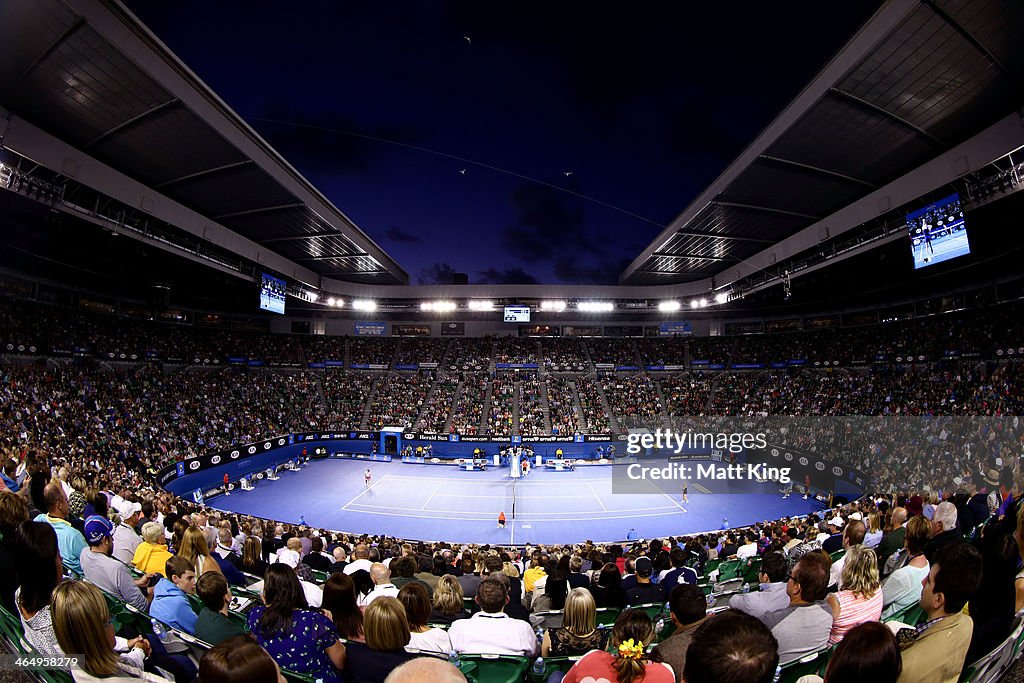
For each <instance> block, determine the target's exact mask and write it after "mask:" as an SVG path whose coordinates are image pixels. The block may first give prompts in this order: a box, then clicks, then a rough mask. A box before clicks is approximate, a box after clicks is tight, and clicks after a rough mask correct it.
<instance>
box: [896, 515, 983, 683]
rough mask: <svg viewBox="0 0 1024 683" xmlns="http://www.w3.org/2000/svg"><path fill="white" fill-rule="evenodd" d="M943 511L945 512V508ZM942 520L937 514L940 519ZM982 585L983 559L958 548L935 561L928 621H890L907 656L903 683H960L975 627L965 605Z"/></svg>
mask: <svg viewBox="0 0 1024 683" xmlns="http://www.w3.org/2000/svg"><path fill="white" fill-rule="evenodd" d="M939 507H942V506H941V505H940V506H939ZM939 514H940V512H939V510H938V509H936V516H938V515H939ZM980 582H981V555H980V554H979V553H978V551H977V550H975V549H974V547H973V546H970V545H968V544H966V543H953V544H950V545H949V546H948V547H946V548H943V549H942V550H941V551H939V553H938V554H937V555H936V556H935V559H934V561H933V562H932V563H931V569H930V571H929V572H928V578H926V579H925V584H924V588H923V589H922V591H921V602H920V604H921V609H923V610H924V612H925V621H924V623H923V624H921V625H920V626H918V627H917V628H910V627H907V626H906V625H905V624H900V623H899V622H895V621H890V622H888V623H887V624H886V625H887V626H888V627H889V628H890V630H892V631H893V632H895V633H896V640H897V641H898V642H899V644H900V650H901V651H902V660H903V671H902V673H901V674H900V677H899V683H944V682H947V681H948V682H949V683H955V682H956V681H957V679H959V677H960V670H961V669H963V666H964V660H965V658H966V656H967V648H968V647H970V644H971V634H972V633H973V631H974V623H973V622H972V621H971V618H970V617H969V616H967V615H966V614H964V613H963V609H964V605H966V604H967V601H968V600H969V599H970V597H971V595H973V594H974V591H976V590H977V589H978V584H979V583H980Z"/></svg>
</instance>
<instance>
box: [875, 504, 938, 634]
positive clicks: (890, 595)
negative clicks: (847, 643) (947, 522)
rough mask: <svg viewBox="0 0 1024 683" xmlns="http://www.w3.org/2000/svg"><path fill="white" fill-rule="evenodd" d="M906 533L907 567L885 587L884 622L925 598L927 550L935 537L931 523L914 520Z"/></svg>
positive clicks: (895, 574) (904, 542)
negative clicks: (925, 549)
mask: <svg viewBox="0 0 1024 683" xmlns="http://www.w3.org/2000/svg"><path fill="white" fill-rule="evenodd" d="M904 531H905V533H904V534H903V547H904V552H905V553H906V557H905V564H904V565H903V566H902V567H900V568H899V569H897V570H896V571H894V572H893V573H892V574H890V575H889V578H887V579H886V580H885V583H883V584H882V605H883V609H882V619H888V618H889V617H891V616H892V615H894V614H896V613H897V612H901V611H903V610H905V609H906V608H908V607H910V606H911V605H916V604H917V603H918V601H920V599H921V588H922V583H923V581H924V579H925V578H926V577H927V576H928V570H929V565H928V558H927V557H925V556H924V548H925V545H927V543H928V538H929V536H930V534H931V524H929V523H928V520H927V519H925V518H924V516H918V517H911V518H910V521H909V522H907V525H906V528H905V530H904Z"/></svg>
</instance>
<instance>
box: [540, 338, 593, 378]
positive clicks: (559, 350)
mask: <svg viewBox="0 0 1024 683" xmlns="http://www.w3.org/2000/svg"><path fill="white" fill-rule="evenodd" d="M540 347H541V358H542V359H543V365H544V369H545V370H546V371H548V372H586V371H587V370H589V369H590V365H589V363H587V356H586V354H585V352H584V350H583V344H582V341H581V340H579V339H573V338H571V337H551V338H545V339H541V342H540Z"/></svg>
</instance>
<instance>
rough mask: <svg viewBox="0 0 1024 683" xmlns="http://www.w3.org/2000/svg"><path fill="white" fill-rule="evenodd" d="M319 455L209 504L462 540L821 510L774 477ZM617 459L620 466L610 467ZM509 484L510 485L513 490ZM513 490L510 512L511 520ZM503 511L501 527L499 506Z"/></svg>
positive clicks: (535, 538)
mask: <svg viewBox="0 0 1024 683" xmlns="http://www.w3.org/2000/svg"><path fill="white" fill-rule="evenodd" d="M366 466H367V463H366V462H365V461H351V460H318V461H312V462H310V463H308V464H306V465H305V466H304V467H303V468H302V470H301V471H299V472H288V471H285V472H282V473H281V474H280V479H279V480H278V481H274V482H267V481H263V482H260V483H259V484H258V485H257V487H256V489H255V490H253V491H237V490H236V491H235V492H233V493H232V494H231V495H230V496H228V497H224V496H219V497H217V498H216V499H214V500H213V501H212V505H213V507H216V508H219V509H223V510H229V511H231V512H238V513H243V514H250V515H256V516H259V517H266V518H270V519H276V520H280V521H284V522H293V523H294V522H298V520H299V517H300V515H301V516H302V517H304V519H305V520H306V522H307V523H308V524H310V525H312V526H315V527H323V528H327V529H334V530H337V531H344V532H354V533H369V534H388V535H391V536H397V537H400V538H406V539H417V540H448V541H454V542H460V543H467V542H475V543H492V544H506V545H507V544H513V543H517V544H522V543H575V542H579V541H582V540H584V539H592V540H594V541H598V542H601V541H613V540H623V539H625V538H626V536H627V534H628V532H629V530H630V529H635V530H636V532H637V535H638V536H639V537H640V538H657V537H665V536H678V535H682V534H689V533H697V532H701V531H708V530H713V529H719V528H720V527H721V526H722V521H723V518H727V519H728V521H729V525H730V526H739V525H743V524H750V523H753V522H756V521H763V520H768V519H778V518H779V517H784V516H787V515H796V514H806V513H808V512H812V511H815V510H820V509H821V507H822V506H821V504H820V503H818V502H816V501H814V500H809V501H807V500H803V498H802V497H801V496H799V495H794V496H791V497H790V498H788V499H783V498H782V496H781V495H780V494H779V491H778V489H779V487H778V485H777V484H774V483H772V484H768V483H766V484H760V483H757V482H753V481H740V482H737V481H711V482H692V481H691V482H690V484H689V502H688V503H683V502H682V495H681V492H680V491H679V490H677V489H676V488H675V487H676V486H677V485H678V483H677V482H665V483H662V486H664V487H665V491H662V490H661V489H659V488H658V486H656V485H655V483H649V487H650V491H651V492H650V493H649V494H647V493H633V494H622V493H613V492H612V470H613V469H614V468H613V467H609V466H606V467H581V468H579V469H577V470H576V471H574V472H555V471H552V470H543V469H534V470H532V471H531V473H530V476H529V477H528V478H527V479H525V480H520V481H518V482H517V483H516V484H515V485H513V483H512V480H511V479H509V478H508V472H509V470H508V468H502V469H490V470H488V471H486V472H479V471H474V472H466V471H463V470H459V469H457V468H456V467H454V466H439V465H418V464H408V463H401V462H390V463H384V462H374V463H370V464H369V466H370V469H371V470H372V472H373V484H372V486H370V487H369V488H367V487H365V486H364V483H363V471H364V470H365V469H366ZM616 467H622V466H621V465H620V466H616ZM513 486H514V492H513ZM513 495H514V497H515V518H514V519H513ZM499 512H504V513H505V516H506V517H507V518H508V523H507V525H506V528H505V529H498V528H497V519H498V513H499Z"/></svg>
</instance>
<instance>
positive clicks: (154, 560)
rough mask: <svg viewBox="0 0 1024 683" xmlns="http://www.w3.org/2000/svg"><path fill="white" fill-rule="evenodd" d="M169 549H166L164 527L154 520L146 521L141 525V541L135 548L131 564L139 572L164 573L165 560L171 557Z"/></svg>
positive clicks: (162, 574) (161, 574)
mask: <svg viewBox="0 0 1024 683" xmlns="http://www.w3.org/2000/svg"><path fill="white" fill-rule="evenodd" d="M171 557H172V555H171V551H170V550H168V549H167V538H166V536H164V527H163V525H162V524H157V523H156V522H146V524H145V525H143V527H142V543H140V544H139V547H138V548H136V549H135V557H133V558H132V564H133V565H135V568H136V569H138V570H139V571H140V572H143V573H146V574H159V575H160V576H166V575H165V574H164V568H165V567H166V566H167V560H169V559H171Z"/></svg>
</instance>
